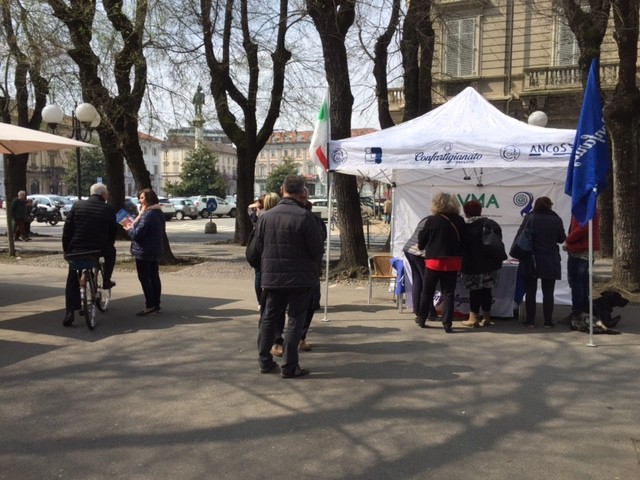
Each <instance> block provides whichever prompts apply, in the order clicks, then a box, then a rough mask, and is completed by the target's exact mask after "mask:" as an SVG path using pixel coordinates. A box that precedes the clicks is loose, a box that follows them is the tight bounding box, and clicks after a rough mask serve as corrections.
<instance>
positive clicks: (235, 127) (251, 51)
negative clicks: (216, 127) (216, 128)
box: [200, 0, 291, 245]
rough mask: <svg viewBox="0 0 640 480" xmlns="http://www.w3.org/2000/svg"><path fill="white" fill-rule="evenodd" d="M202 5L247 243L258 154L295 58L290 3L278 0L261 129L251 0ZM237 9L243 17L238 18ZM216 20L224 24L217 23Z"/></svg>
mask: <svg viewBox="0 0 640 480" xmlns="http://www.w3.org/2000/svg"><path fill="white" fill-rule="evenodd" d="M200 7H201V12H200V13H201V17H200V18H201V22H202V35H203V44H204V50H205V59H206V61H207V66H208V68H209V74H210V76H211V83H210V87H211V94H212V96H213V101H214V103H215V106H216V112H217V114H218V121H219V122H220V126H221V127H222V130H224V133H225V134H226V135H227V136H228V137H229V138H230V139H231V141H232V142H233V143H234V144H235V145H236V148H237V155H238V178H237V187H238V192H237V203H236V212H237V214H236V221H235V224H236V232H235V236H234V241H235V242H237V243H240V244H242V245H245V244H246V242H247V239H248V237H249V233H250V232H251V229H252V225H251V221H250V220H249V216H248V215H247V209H248V207H249V205H250V204H251V203H253V193H254V180H255V165H256V158H257V156H258V153H259V152H260V150H262V148H263V147H264V145H265V144H266V143H267V141H268V140H269V137H270V136H271V134H272V133H273V127H274V125H275V122H276V120H277V119H278V117H279V115H280V105H281V103H282V96H283V92H284V76H285V68H286V65H287V62H288V61H289V60H290V59H291V52H290V51H289V50H288V49H287V48H286V44H285V36H286V32H287V29H288V22H289V21H290V18H289V11H288V9H289V3H288V0H280V1H279V11H278V12H279V14H278V20H277V27H275V28H274V31H275V34H274V37H275V39H276V40H275V45H272V46H270V56H271V60H272V69H271V73H270V75H271V78H272V84H271V90H270V101H269V105H268V108H267V111H266V115H265V116H264V122H263V123H262V127H261V128H260V129H258V119H257V115H256V112H257V100H258V92H259V86H260V77H259V74H260V66H261V64H260V62H261V59H260V49H261V47H260V45H258V44H257V43H256V42H255V40H254V38H253V35H252V32H251V31H250V26H253V23H252V19H251V18H250V17H249V9H248V4H247V0H240V6H239V8H238V7H237V6H236V5H235V0H227V2H226V5H225V8H221V7H220V4H219V3H218V2H212V1H211V0H201V1H200ZM219 8H220V9H219ZM238 12H239V19H237V15H238ZM236 20H239V22H240V26H241V28H240V29H239V30H238V29H235V28H232V27H233V24H234V22H235V21H236ZM217 22H219V23H221V24H223V25H224V26H221V25H217ZM220 32H221V33H220ZM238 32H240V33H238ZM236 36H238V37H241V38H236ZM235 42H238V43H240V42H241V44H242V48H243V49H244V53H245V58H244V62H245V65H242V67H246V69H247V71H241V67H239V66H238V65H236V64H235V62H234V61H233V60H232V59H230V53H229V52H230V51H231V50H233V48H234V47H232V45H234V44H235ZM214 44H215V47H214ZM231 65H234V68H236V69H237V70H238V72H236V71H234V72H233V74H232V72H231ZM240 72H241V73H240ZM236 76H240V77H245V76H246V77H247V78H246V81H247V85H248V88H247V91H246V93H244V92H242V91H241V90H240V88H239V87H238V85H237V84H236V81H235V77H236ZM230 100H231V101H232V102H234V103H235V105H237V106H238V107H239V108H240V109H241V110H242V114H243V119H242V121H239V120H238V119H237V117H236V115H235V114H234V112H233V111H232V110H234V109H232V108H231V106H230ZM261 114H264V112H261ZM261 116H262V115H261ZM241 124H242V127H241V126H240V125H241Z"/></svg>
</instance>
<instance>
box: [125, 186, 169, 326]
mask: <svg viewBox="0 0 640 480" xmlns="http://www.w3.org/2000/svg"><path fill="white" fill-rule="evenodd" d="M138 200H139V201H140V213H139V214H138V217H137V218H136V219H135V221H134V222H133V223H132V224H130V225H129V226H128V229H127V231H128V233H129V236H130V237H131V254H132V255H133V257H134V258H135V260H136V271H137V272H138V280H139V281H140V285H141V286H142V292H143V293H144V301H145V308H144V309H143V310H141V311H139V312H138V313H136V315H138V316H145V315H153V314H155V313H157V312H159V311H160V297H161V294H162V282H161V281H160V267H159V263H158V262H159V260H160V256H161V255H162V241H163V238H164V229H165V219H164V214H163V213H162V208H161V207H160V204H159V201H158V195H157V194H156V192H154V191H153V190H151V189H150V188H145V189H144V190H142V191H140V193H138Z"/></svg>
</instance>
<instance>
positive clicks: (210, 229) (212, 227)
mask: <svg viewBox="0 0 640 480" xmlns="http://www.w3.org/2000/svg"><path fill="white" fill-rule="evenodd" d="M204 233H218V226H217V225H216V224H215V223H214V222H209V223H205V225H204Z"/></svg>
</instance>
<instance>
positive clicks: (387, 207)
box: [382, 198, 392, 223]
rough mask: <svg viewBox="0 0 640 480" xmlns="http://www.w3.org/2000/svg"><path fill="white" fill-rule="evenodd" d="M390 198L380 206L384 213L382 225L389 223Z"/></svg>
mask: <svg viewBox="0 0 640 480" xmlns="http://www.w3.org/2000/svg"><path fill="white" fill-rule="evenodd" d="M391 210H392V203H391V198H387V199H386V200H385V201H384V203H383V204H382V212H383V213H384V223H391Z"/></svg>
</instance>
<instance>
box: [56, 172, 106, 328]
mask: <svg viewBox="0 0 640 480" xmlns="http://www.w3.org/2000/svg"><path fill="white" fill-rule="evenodd" d="M90 194H91V196H90V197H89V199H88V200H77V201H76V202H75V203H74V204H73V206H72V207H71V211H70V212H69V215H67V219H66V221H65V222H64V227H63V229H62V250H63V251H64V253H78V252H85V251H91V250H94V251H95V250H101V251H102V256H103V257H104V288H111V287H114V286H115V283H114V282H112V281H111V275H112V274H113V269H114V267H115V264H116V248H115V246H114V245H115V242H116V231H117V224H116V211H115V209H114V208H113V207H112V206H111V205H109V204H108V203H106V202H107V200H108V199H109V190H108V189H107V186H106V185H104V184H102V183H95V184H93V185H91V189H90ZM65 304H66V314H65V317H64V321H63V322H62V324H63V325H64V326H65V327H70V326H71V324H72V323H73V318H74V317H73V312H74V310H79V309H80V285H79V284H78V275H76V272H75V270H73V269H72V268H71V267H69V273H68V274H67V285H66V287H65Z"/></svg>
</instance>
